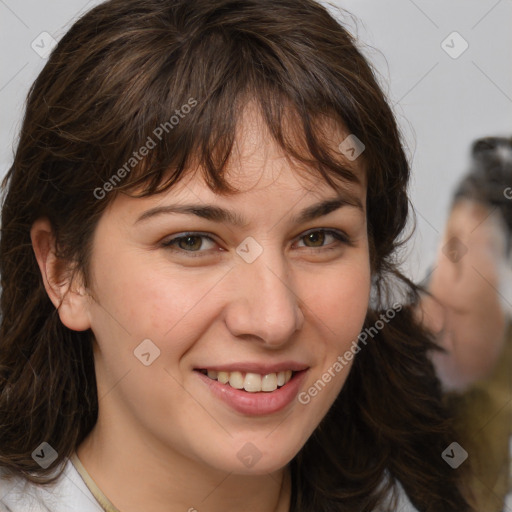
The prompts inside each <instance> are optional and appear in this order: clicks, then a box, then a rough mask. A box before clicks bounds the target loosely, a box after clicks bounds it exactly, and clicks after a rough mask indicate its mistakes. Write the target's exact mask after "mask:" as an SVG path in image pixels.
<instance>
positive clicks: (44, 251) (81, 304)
mask: <svg viewBox="0 0 512 512" xmlns="http://www.w3.org/2000/svg"><path fill="white" fill-rule="evenodd" d="M30 238H31V241H32V248H33V249H34V253H35V257H36V260H37V264H38V266H39V270H40V272H41V276H42V279H43V283H44V287H45V289H46V293H47V294H48V297H49V298H50V300H51V301H52V303H53V305H54V306H55V307H56V308H57V310H58V312H59V317H60V320H61V322H62V323H63V324H64V325H65V326H66V327H68V328H69V329H72V330H74V331H85V330H87V329H89V328H90V326H91V325H90V319H89V310H88V300H89V296H88V294H87V293H86V291H85V288H84V287H83V286H81V285H79V286H72V285H73V284H74V283H72V282H71V275H72V273H71V271H70V269H69V265H68V264H67V263H66V262H64V261H63V260H61V259H59V258H57V256H56V248H55V237H54V234H53V229H52V225H51V223H50V221H49V220H48V219H47V218H40V219H38V220H36V221H35V222H34V223H33V225H32V228H31V230H30Z"/></svg>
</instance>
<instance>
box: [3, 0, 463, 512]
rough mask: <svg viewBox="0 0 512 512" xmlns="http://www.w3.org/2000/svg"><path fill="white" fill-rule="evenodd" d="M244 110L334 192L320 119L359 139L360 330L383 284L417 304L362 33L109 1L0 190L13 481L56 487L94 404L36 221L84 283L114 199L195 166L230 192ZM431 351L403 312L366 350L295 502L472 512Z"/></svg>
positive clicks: (182, 3)
mask: <svg viewBox="0 0 512 512" xmlns="http://www.w3.org/2000/svg"><path fill="white" fill-rule="evenodd" d="M340 12H341V11H340ZM189 98H195V99H196V100H197V102H198V103H197V106H195V107H194V108H193V109H191V111H190V113H189V114H187V115H186V116H184V117H183V118H182V119H180V122H179V124H178V125H177V126H176V127H175V128H174V129H172V130H169V133H165V134H164V135H165V136H164V137H163V139H162V141H161V142H158V144H157V145H156V147H155V148H154V149H152V150H151V152H150V153H149V154H148V155H147V156H146V157H145V158H144V160H143V161H142V162H141V163H140V165H138V166H137V167H136V168H134V169H133V170H132V171H131V173H130V174H129V175H128V176H127V177H126V178H125V179H124V181H123V183H122V184H120V185H119V186H118V187H116V189H115V190H112V191H110V192H108V193H107V194H106V195H105V197H104V198H103V199H97V198H96V197H95V195H94V193H93V192H94V190H95V189H96V188H97V187H101V186H102V185H103V184H104V183H105V182H106V181H107V180H109V179H110V178H111V176H112V175H113V173H114V172H116V170H117V169H119V168H121V167H122V166H123V165H124V164H125V163H126V162H127V161H128V159H129V158H130V157H131V156H132V153H133V151H135V150H137V149H138V148H140V147H141V146H142V145H143V144H144V143H145V142H146V141H147V138H148V137H149V136H151V135H152V133H153V131H154V129H155V128H156V127H157V126H159V125H160V124H161V123H162V122H165V121H167V120H169V119H170V118H171V116H172V115H174V114H175V110H176V109H179V108H180V106H181V105H184V104H186V103H187V102H188V100H189ZM249 100H256V102H257V104H259V106H260V107H261V111H262V115H263V118H264V120H265V123H266V124H267V125H268V127H269V130H270V133H271V134H272V136H273V137H274V138H275V140H276V142H277V143H278V144H279V145H280V146H281V147H282V148H284V149H285V151H286V153H287V155H289V156H290V157H292V158H295V159H296V160H297V161H299V162H302V163H303V164H305V166H307V167H308V168H309V169H310V171H309V173H310V177H311V176H314V175H316V176H318V177H320V178H321V179H324V180H326V181H327V183H329V184H332V185H333V186H336V184H337V183H339V182H340V181H344V180H345V181H346V180H348V181H350V180H354V175H353V174H352V173H351V172H350V170H349V169H347V167H346V166H343V164H342V163H341V162H340V161H341V160H342V159H341V158H340V154H339V153H338V154H334V153H333V151H332V149H329V147H328V145H327V144H326V139H325V137H324V136H323V135H322V133H323V132H322V126H323V125H322V120H325V118H330V119H333V120H335V121H336V122H338V123H340V124H341V125H343V126H345V127H346V128H347V129H348V131H349V132H350V133H353V134H355V135H356V136H357V137H358V138H359V139H360V140H361V141H363V142H364V144H365V146H366V148H365V151H364V153H363V155H362V156H361V157H360V158H363V159H364V163H365V165H366V169H367V173H368V194H367V216H368V235H369V240H370V256H371V265H372V275H373V278H374V281H373V283H374V290H375V296H376V299H375V300H376V302H375V304H376V305H375V306H374V307H373V306H372V308H370V309H369V311H368V314H367V318H366V320H365V326H368V327H369V326H371V325H373V324H374V323H375V322H376V320H378V318H379V315H380V314H381V313H382V312H384V311H385V307H386V306H385V303H386V301H387V300H388V299H389V297H390V296H391V295H392V293H394V292H393V291H392V286H395V285H396V283H398V285H400V286H402V288H403V289H405V290H407V291H408V292H407V296H408V298H409V299H408V300H410V301H411V302H412V303H413V302H415V301H417V300H418V288H417V287H416V286H415V285H413V284H412V283H411V282H410V281H408V280H407V279H406V278H405V277H404V276H403V275H402V274H400V272H399V271H398V270H397V260H396V253H397V250H398V247H399V246H400V244H401V243H402V242H403V236H402V234H403V231H404V228H405V226H406V224H407V219H408V212H409V199H408V195H407V185H408V180H409V172H410V170H409V165H408V161H407V158H406V155H405V153H404V150H403V146H402V144H401V139H400V134H399V131H398V128H397V125H396V121H395V119H394V116H393V114H392V111H391V110H390V107H389V105H388V103H387V101H386V98H385V97H384V95H383V93H382V91H381V89H380V88H379V86H378V84H377V81H376V78H375V74H374V71H372V69H371V67H370V66H369V64H368V63H367V61H366V60H365V58H364V57H363V56H362V54H361V53H360V51H359V50H358V49H357V47H356V42H355V40H354V39H353V37H352V36H351V35H350V34H349V33H348V32H347V31H346V30H345V29H344V28H343V27H342V26H341V25H340V24H339V23H338V22H337V21H335V20H334V18H333V17H332V16H331V15H330V14H329V13H328V11H327V10H326V9H325V8H324V7H322V6H320V5H319V4H317V3H315V2H313V1H312V0H244V1H235V0H114V1H110V2H106V3H104V4H102V5H99V6H97V7H95V8H94V9H92V10H91V11H90V12H89V13H87V14H86V15H84V16H83V17H82V18H81V19H79V20H78V21H77V22H76V23H75V24H74V25H73V27H72V28H71V29H70V30H69V32H67V33H66V35H65V36H64V37H63V38H62V40H61V41H60V42H59V44H58V46H57V47H56V49H55V50H54V52H53V53H52V55H51V57H50V58H49V60H48V62H47V64H46V65H45V67H44V69H43V71H42V72H41V73H40V75H39V77H38V78H37V80H36V81H35V83H34V84H33V86H32V88H31V90H30V92H29V95H28V99H27V106H26V113H25V117H24V121H23V125H22V128H21V133H20V138H19V143H18V146H17V150H16V153H15V158H14V162H13V165H12V167H11V168H10V169H9V171H8V174H7V176H6V178H5V179H4V183H3V187H4V190H5V198H4V203H3V207H2V219H1V220H2V232H1V241H0V272H1V284H2V288H3V293H2V297H1V303H0V305H1V313H2V323H1V327H0V465H1V466H4V467H5V468H7V470H9V471H11V472H13V473H16V474H21V475H23V476H24V477H25V478H27V479H28V480H31V481H33V482H37V483H42V484H44V483H48V482H51V481H53V479H52V478H50V477H51V475H50V473H51V472H52V471H53V470H54V468H55V467H56V465H57V464H58V463H60V462H62V461H63V460H64V459H65V458H66V457H68V456H69V455H70V454H71V453H72V452H73V450H74V449H75V448H76V447H77V446H78V445H79V444H80V443H81V441H82V440H83V439H84V438H85V437H86V435H87V434H88V433H89V432H90V431H91V429H92V428H93V426H94V424H95V421H96V419H97V412H98V397H97V392H96V382H95V373H94V361H93V352H92V343H93V333H92V332H91V331H90V330H87V331H83V332H75V331H72V330H69V329H68V328H66V327H65V326H64V325H62V323H61V322H60V319H59V316H58V311H57V310H56V309H55V307H54V306H53V304H52V302H51V301H50V299H49V298H48V296H47V293H46V291H45V288H44V286H43V281H42V278H41V274H40V272H39V268H38V265H37V262H36V259H35V256H34V253H33V249H32V247H31V240H30V228H31V226H32V223H33V222H34V221H35V220H36V219H38V218H40V217H42V216H46V217H48V218H49V220H50V221H51V224H52V226H53V228H54V234H55V237H56V241H57V246H58V251H59V257H60V258H62V260H63V261H67V262H72V263H73V265H74V268H75V269H76V271H77V272H80V273H82V275H83V276H84V284H85V286H87V285H88V282H89V274H88V265H89V258H90V254H91V240H92V235H93V233H94V230H95V226H96V225H97V222H98V219H99V218H100V216H101V215H102V213H103V212H104V210H105V208H106V207H107V206H108V205H109V204H110V203H111V201H113V200H114V198H115V197H116V196H117V194H118V193H119V192H121V191H122V192H128V191H135V190H138V189H139V188H140V187H142V188H143V190H144V194H143V195H151V194H155V193H158V192H159V191H162V190H167V189H168V188H169V187H171V186H172V185H173V184H174V183H177V182H178V181H179V180H180V179H181V178H182V177H183V176H184V175H185V173H186V171H187V169H188V168H189V167H190V166H191V165H192V164H194V163H199V164H201V166H202V168H203V169H204V177H205V179H206V180H207V183H208V186H209V187H210V188H211V189H212V190H213V191H214V192H216V193H219V194H230V193H232V192H235V190H234V189H232V188H231V187H230V185H228V183H227V182H226V180H225V179H224V174H223V169H224V168H225V166H226V164H227V163H228V161H229V156H230V153H231V148H232V144H233V140H234V136H235V131H236V127H237V123H238V120H239V118H240V114H241V112H242V111H243V106H244V105H245V104H247V101H249ZM290 119H292V121H293V122H291V123H285V121H286V120H288V121H289V120H290ZM285 126H287V127H288V128H287V129H285ZM290 128H291V129H290ZM298 140H301V141H302V143H298V142H297V141H298ZM340 142H341V141H340ZM168 175H170V176H169V179H166V178H167V176H168ZM139 197H140V195H139ZM393 283H395V284H393ZM388 307H389V306H388ZM340 314H343V311H340ZM435 347H436V346H435V344H434V342H433V341H432V337H431V336H430V334H429V333H428V332H426V331H424V330H423V329H422V328H421V327H420V325H418V324H417V322H416V317H415V315H414V314H413V310H412V306H411V307H409V306H407V307H406V306H404V307H403V309H402V311H401V312H400V313H397V316H396V317H395V318H394V319H393V320H392V321H390V322H389V323H387V324H386V325H385V327H384V328H383V329H382V330H381V331H379V334H378V336H376V337H375V339H374V340H372V341H371V342H370V343H368V345H367V346H365V347H364V349H362V350H361V351H360V352H359V354H358V355H357V357H356V358H355V361H354V364H353V367H352V369H351V371H350V374H349V376H348V379H347V381H346V383H345V385H344V387H343V389H342V391H341V393H340V394H339V396H338V398H337V400H336V402H335V404H334V405H333V407H332V408H331V410H330V411H329V413H328V414H327V416H326V417H325V418H324V419H323V421H322V422H321V424H320V426H319V427H318V428H317V429H316V431H315V432H314V433H313V435H312V436H311V437H310V439H309V440H308V441H307V443H306V444H305V446H304V447H303V448H302V449H301V450H300V452H299V453H298V454H297V456H296V457H294V459H293V460H292V461H291V470H292V504H291V510H292V511H301V512H306V511H314V512H321V511H325V512H327V511H339V512H341V511H347V512H348V511H350V512H354V511H355V510H357V511H361V512H363V511H371V510H374V508H375V507H376V506H377V505H378V504H379V503H381V501H382V500H383V499H384V496H385V495H387V492H388V491H390V490H392V489H394V488H395V484H396V482H397V481H399V482H400V483H401V484H402V486H403V487H404V489H405V491H406V492H407V494H408V495H409V497H410V499H411V501H412V502H413V503H414V505H415V506H416V507H417V508H418V510H420V511H426V510H429V511H434V510H435V511H436V512H443V511H447V512H448V511H450V512H452V511H453V510H457V511H459V512H462V511H465V510H470V509H469V506H468V505H467V503H466V501H465V499H464V498H463V497H462V492H461V488H462V484H461V483H460V482H459V481H458V478H459V477H460V474H461V472H460V470H457V471H454V470H453V469H452V468H451V467H450V466H448V465H447V464H446V463H445V462H444V461H443V460H442V458H441V452H442V451H443V450H444V449H445V448H446V447H447V446H448V445H449V444H450V443H451V442H452V441H453V434H452V431H451V423H450V419H449V416H448V414H447V411H446V410H445V409H444V408H443V406H442V405H441V390H440V385H439V382H438V380H437V378H436V376H435V373H434V369H433V367H432V364H431V363H430V361H429V358H428V352H429V350H432V349H435ZM43 440H44V441H47V442H48V443H49V444H50V445H51V446H52V447H54V449H55V450H56V451H57V452H58V455H59V457H58V459H57V461H56V462H55V463H54V465H53V466H51V467H50V468H48V469H46V470H45V469H43V468H41V467H39V466H38V465H37V464H36V463H35V462H34V460H33V459H32V457H31V453H32V451H33V450H34V449H35V448H36V447H37V446H38V445H39V444H40V443H41V442H42V441H43Z"/></svg>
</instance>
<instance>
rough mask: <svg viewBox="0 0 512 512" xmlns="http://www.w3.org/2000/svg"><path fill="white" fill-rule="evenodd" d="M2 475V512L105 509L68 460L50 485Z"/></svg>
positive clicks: (64, 511) (101, 511)
mask: <svg viewBox="0 0 512 512" xmlns="http://www.w3.org/2000/svg"><path fill="white" fill-rule="evenodd" d="M1 475H2V478H0V512H104V510H105V509H104V508H103V507H102V506H101V505H100V504H99V502H98V501H97V500H96V498H95V497H94V496H93V494H92V493H91V491H90V490H89V488H88V487H87V485H86V484H85V482H84V480H83V479H82V477H81V476H80V474H79V473H78V471H77V470H76V468H75V467H74V466H73V464H72V462H71V460H69V459H68V461H67V462H66V465H65V467H64V473H63V474H62V475H61V477H60V478H59V479H58V480H57V481H56V482H54V483H53V484H51V485H49V486H43V485H35V484H33V483H31V482H28V481H27V480H25V479H24V478H22V477H19V476H15V477H12V478H10V479H5V478H4V475H5V472H2V473H1Z"/></svg>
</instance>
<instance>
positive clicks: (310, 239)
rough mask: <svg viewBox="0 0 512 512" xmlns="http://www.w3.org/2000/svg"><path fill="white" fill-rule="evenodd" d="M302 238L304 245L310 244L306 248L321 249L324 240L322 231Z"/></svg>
mask: <svg viewBox="0 0 512 512" xmlns="http://www.w3.org/2000/svg"><path fill="white" fill-rule="evenodd" d="M303 238H304V241H305V242H306V243H311V245H308V247H322V245H323V244H324V240H325V233H324V232H323V231H314V232H313V233H309V235H306V236H304V237H303Z"/></svg>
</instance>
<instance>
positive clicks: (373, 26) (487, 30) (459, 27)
mask: <svg viewBox="0 0 512 512" xmlns="http://www.w3.org/2000/svg"><path fill="white" fill-rule="evenodd" d="M98 3H100V2H98V1H96V0H90V1H89V2H87V0H54V1H45V0H22V1H16V0H0V33H1V38H2V39H1V41H2V46H1V53H0V59H1V60H0V69H1V75H0V106H1V120H2V122H1V124H0V140H1V145H0V176H3V175H4V174H5V172H6V170H7V169H8V168H9V166H10V163H11V161H12V155H13V146H14V144H15V141H16V137H17V132H18V130H19V127H20V124H21V119H22V114H23V103H24V100H25V96H26V94H27V92H28V89H29V87H30V85H31V83H32V82H33V80H34V79H35V77H36V76H37V74H38V72H39V71H40V70H41V68H42V66H43V65H44V63H45V59H44V58H42V57H41V56H40V55H38V53H36V51H34V49H33V48H32V46H31V44H32V42H33V41H36V42H37V41H40V40H41V37H40V34H41V33H42V32H47V33H49V34H51V36H53V37H54V38H55V39H56V40H58V39H59V38H60V37H61V36H62V35H63V34H64V33H65V31H66V30H67V29H68V28H69V27H70V25H71V23H73V21H74V20H76V18H77V17H78V16H79V15H80V14H81V13H83V12H85V11H87V10H89V9H90V8H92V7H93V6H94V5H96V4H98ZM332 3H333V4H334V5H336V6H339V7H342V8H344V9H346V10H348V11H349V12H350V13H352V14H353V15H354V18H351V17H348V16H346V15H344V16H343V18H342V19H343V20H344V21H345V22H346V24H347V25H348V28H349V30H350V31H351V32H352V33H354V34H356V35H357V36H358V38H359V40H360V42H361V45H362V48H363V51H364V52H365V54H366V55H367V56H368V58H369V59H370V60H371V62H372V63H373V64H374V66H376V68H377V70H378V72H379V75H380V79H381V83H382V86H383V88H384V90H385V91H386V93H387V95H388V97H389V99H390V102H391V103H392V104H393V105H394V107H393V108H394V111H395V113H396V115H397V117H398V120H399V123H400V125H401V128H402V131H403V134H404V137H405V142H406V145H407V148H408V154H409V156H410V160H411V163H412V168H413V182H412V186H411V196H412V200H413V204H414V206H415V209H416V213H417V228H416V232H415V235H414V237H413V239H412V241H411V243H410V244H409V248H408V251H407V261H406V262H405V263H404V269H405V270H406V272H407V273H408V274H409V275H410V276H412V277H413V278H414V279H416V280H418V279H420V278H422V277H423V276H424V274H425V272H426V269H427V267H428V266H429V265H430V264H432V262H433V260H434V256H435V251H436V245H437V243H438V241H439V236H440V234H441V232H442V229H443V225H444V223H445V221H446V215H447V208H448V205H449V201H450V197H451V193H452V191H453V187H454V186H455V185H456V183H457V181H458V180H459V179H460V177H461V175H462V174H463V173H464V171H465V169H466V166H467V162H468V149H469V145H470V143H471V141H472V140H473V139H475V138H477V137H481V136H486V135H510V134H512V126H511V124H512V30H511V28H512V24H511V21H512V0H429V1H426V0H414V1H413V0H387V1H382V0H342V1H337V2H332ZM332 9H333V12H335V13H336V12H337V11H336V8H335V7H333V8H332ZM454 31H456V32H458V33H459V34H460V35H461V36H462V38H463V39H464V40H465V41H467V44H468V45H469V47H468V49H467V50H466V51H465V52H464V53H462V54H461V55H460V56H459V57H458V58H452V57H451V56H449V55H448V54H447V53H446V52H445V50H444V49H443V47H442V42H443V41H444V40H446V38H447V36H449V35H450V34H452V33H453V32H454ZM445 44H448V45H450V46H452V47H453V48H452V49H451V50H450V51H452V52H454V51H458V50H459V49H460V48H462V46H461V44H460V42H458V41H457V36H456V38H455V39H454V38H453V37H451V38H448V40H447V43H445ZM511 206H512V205H511Z"/></svg>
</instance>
